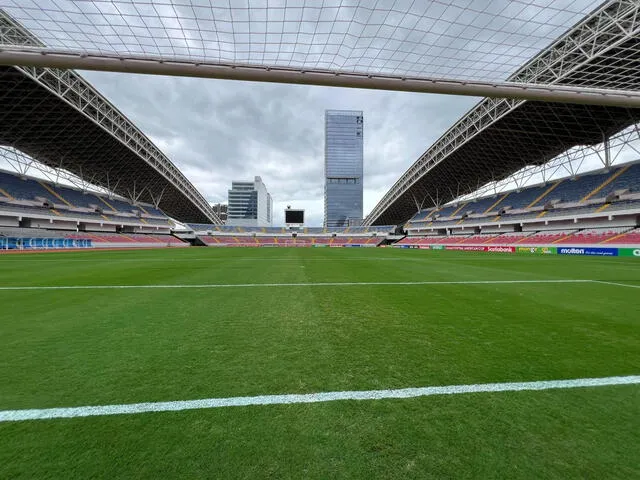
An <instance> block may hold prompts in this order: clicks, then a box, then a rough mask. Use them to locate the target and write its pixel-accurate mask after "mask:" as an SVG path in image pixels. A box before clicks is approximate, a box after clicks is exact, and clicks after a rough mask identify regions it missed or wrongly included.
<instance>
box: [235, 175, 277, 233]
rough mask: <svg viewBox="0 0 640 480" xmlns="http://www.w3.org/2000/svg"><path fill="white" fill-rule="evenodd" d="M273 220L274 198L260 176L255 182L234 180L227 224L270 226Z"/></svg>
mask: <svg viewBox="0 0 640 480" xmlns="http://www.w3.org/2000/svg"><path fill="white" fill-rule="evenodd" d="M272 222H273V199H272V198H271V195H270V194H269V192H267V187H266V186H265V185H264V183H262V179H261V178H260V177H255V179H254V181H253V182H232V183H231V190H229V207H228V212H227V225H234V226H239V227H269V226H271V223H272Z"/></svg>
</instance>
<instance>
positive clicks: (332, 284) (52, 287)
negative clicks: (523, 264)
mask: <svg viewBox="0 0 640 480" xmlns="http://www.w3.org/2000/svg"><path fill="white" fill-rule="evenodd" d="M593 282H594V280H562V279H559V280H554V279H550V280H458V281H442V282H439V281H425V282H317V283H203V284H174V285H31V286H28V285H25V286H4V287H0V291H3V290H103V289H136V288H253V287H357V286H377V285H380V286H394V285H402V286H407V285H501V284H522V283H524V284H535V283H593Z"/></svg>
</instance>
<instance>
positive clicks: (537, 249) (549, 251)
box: [518, 247, 558, 255]
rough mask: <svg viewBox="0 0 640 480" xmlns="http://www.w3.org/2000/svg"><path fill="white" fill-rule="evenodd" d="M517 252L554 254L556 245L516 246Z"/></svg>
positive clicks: (556, 251) (556, 250)
mask: <svg viewBox="0 0 640 480" xmlns="http://www.w3.org/2000/svg"><path fill="white" fill-rule="evenodd" d="M518 253H528V254H533V255H555V254H556V253H558V249H557V248H556V247H518Z"/></svg>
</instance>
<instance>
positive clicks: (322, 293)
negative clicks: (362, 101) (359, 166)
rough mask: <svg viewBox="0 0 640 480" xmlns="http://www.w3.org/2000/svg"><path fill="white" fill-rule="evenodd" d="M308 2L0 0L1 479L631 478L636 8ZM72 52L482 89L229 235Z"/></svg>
mask: <svg viewBox="0 0 640 480" xmlns="http://www.w3.org/2000/svg"><path fill="white" fill-rule="evenodd" d="M320 3H321V5H320ZM320 3H318V2H314V1H311V0H289V1H288V2H263V1H258V0H255V1H254V0H250V1H248V2H234V1H231V2H228V3H225V5H224V6H220V5H218V4H217V3H216V2H208V1H206V2H181V1H176V0H160V1H158V2H146V1H139V0H133V1H131V2H120V1H116V0H50V1H49V0H46V1H42V2H40V1H29V0H28V1H24V2H23V1H18V0H0V272H2V278H1V279H0V318H1V319H2V320H1V321H0V347H1V348H0V379H1V380H2V381H0V439H1V440H0V446H1V447H2V448H0V478H367V477H373V478H534V477H535V478H625V479H627V478H638V477H640V460H639V459H640V433H639V432H640V428H639V427H640V422H639V420H638V419H639V418H640V402H638V397H639V394H640V386H639V385H640V369H639V368H638V365H640V328H639V327H640V325H639V322H640V314H639V312H640V295H638V289H639V288H640V275H639V274H640V265H639V264H638V262H639V261H640V41H639V39H640V4H639V3H638V2H637V1H635V0H607V1H604V2H601V1H596V2H593V1H587V0H585V1H582V2H571V1H568V0H567V1H551V0H542V1H538V0H536V1H529V0H513V1H505V2H480V1H458V0H446V1H432V2H431V1H430V2H403V1H398V2H386V1H380V2H376V5H375V6H374V7H372V6H371V5H370V4H369V2H365V1H353V2H344V1H332V0H325V1H323V2H320ZM420 3H424V5H419V4H420ZM81 70H82V71H92V70H93V71H106V72H117V73H119V74H120V75H128V74H134V73H135V74H149V75H166V76H181V77H199V78H209V79H224V80H230V81H236V82H237V81H248V82H271V83H284V84H297V85H309V86H311V85H320V86H332V87H344V88H356V89H373V90H385V91H402V92H417V93H421V94H424V95H429V94H446V95H462V96H472V97H478V98H479V101H478V102H477V103H476V104H475V105H474V106H473V107H472V108H471V109H470V110H468V111H467V112H466V113H465V114H464V115H463V116H462V117H461V118H460V119H459V120H457V121H456V122H455V123H454V124H453V125H451V126H450V127H449V128H448V129H447V130H446V131H444V133H442V135H441V136H440V137H439V138H438V139H437V140H436V141H435V142H434V143H433V144H431V145H430V146H428V145H425V148H426V150H425V151H424V153H423V154H422V155H420V156H419V158H417V159H406V161H407V162H406V163H405V164H404V165H405V167H406V165H409V166H408V168H406V171H404V173H402V174H401V175H400V176H399V178H397V180H396V181H395V183H393V184H392V185H391V186H390V188H389V189H388V191H386V193H385V194H384V195H382V196H381V198H379V200H378V201H377V203H376V204H375V206H374V207H373V208H372V209H371V210H370V212H368V214H367V215H366V217H365V218H364V219H361V220H362V221H361V222H360V223H359V224H357V225H351V226H346V227H317V226H300V227H299V228H295V229H292V228H289V227H284V226H280V227H274V226H271V227H243V226H231V225H225V224H223V222H222V221H221V219H220V218H219V216H218V213H217V211H216V210H215V209H214V208H213V207H212V205H211V202H210V201H209V200H208V199H207V195H205V194H203V193H202V192H201V191H200V190H199V189H198V188H197V187H196V186H195V184H194V182H193V179H189V178H188V175H187V174H186V172H185V171H182V170H181V169H180V168H179V167H178V166H177V165H176V163H174V161H172V159H171V158H170V156H169V155H168V154H167V153H166V152H163V151H162V149H161V148H160V147H159V146H157V145H156V144H155V143H154V142H153V141H152V140H151V138H150V137H149V136H148V135H147V134H145V132H143V130H142V129H141V128H140V127H139V126H137V125H136V124H134V122H133V121H132V120H131V119H130V118H128V117H127V116H126V115H125V114H124V113H122V111H121V110H120V109H119V106H118V105H116V104H114V103H112V102H111V101H109V99H108V98H107V96H105V95H104V94H102V93H101V92H100V91H99V90H98V89H97V88H96V87H94V86H93V85H92V84H91V83H90V82H89V81H88V80H87V79H86V78H85V77H84V76H83V75H82V74H81V73H78V71H81ZM304 88H311V87H304ZM161 101H162V100H161ZM230 247H234V248H230ZM634 312H635V313H634Z"/></svg>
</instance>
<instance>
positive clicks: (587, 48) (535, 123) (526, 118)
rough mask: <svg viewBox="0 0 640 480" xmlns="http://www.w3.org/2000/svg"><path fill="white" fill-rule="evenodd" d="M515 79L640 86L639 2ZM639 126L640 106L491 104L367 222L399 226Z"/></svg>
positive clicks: (561, 42)
mask: <svg viewBox="0 0 640 480" xmlns="http://www.w3.org/2000/svg"><path fill="white" fill-rule="evenodd" d="M509 80H510V81H513V82H527V83H537V82H541V83H548V84H558V85H576V86H593V87H600V88H621V89H625V90H636V91H637V90H639V89H640V4H639V3H638V2H636V1H628V0H620V1H611V2H607V3H606V4H605V5H604V6H603V7H601V8H600V9H598V10H597V11H595V12H594V13H593V14H592V15H590V16H589V17H587V18H585V19H584V20H583V21H582V22H580V23H579V24H578V25H576V26H575V27H574V28H573V29H571V30H570V31H569V32H568V33H567V34H565V35H564V36H563V37H562V38H560V39H558V40H557V41H556V42H555V43H554V44H553V45H551V46H550V47H549V48H547V49H545V50H544V51H542V52H541V53H540V54H539V55H537V56H536V57H535V58H533V59H532V60H530V61H529V62H528V63H527V64H525V65H524V66H523V67H522V68H520V69H519V70H518V71H517V72H516V73H515V74H513V75H512V76H511V77H510V78H509ZM638 121H640V109H637V108H625V107H612V106H595V105H578V104H568V103H567V104H560V103H548V102H534V101H522V100H509V99H485V100H483V101H481V102H480V103H479V104H477V105H476V106H475V107H474V108H473V109H471V111H469V112H468V113H467V114H466V115H465V116H464V117H463V118H462V119H460V120H459V121H458V122H457V123H456V124H455V125H454V126H453V127H451V128H450V129H449V130H448V131H447V132H446V133H445V134H444V135H443V136H442V137H440V139H438V140H437V141H436V142H435V143H434V144H433V145H432V146H431V148H429V149H428V150H427V151H426V152H425V153H424V154H423V155H422V156H421V157H420V158H419V159H418V160H417V161H416V162H415V163H414V164H413V165H412V166H411V167H410V168H409V169H408V170H407V171H406V172H405V173H404V174H403V175H402V176H401V177H400V179H399V180H398V181H397V182H396V183H395V184H394V185H393V186H392V187H391V189H390V190H389V191H388V192H387V193H386V194H385V195H384V197H383V198H382V200H381V201H380V202H379V203H378V204H377V205H376V206H375V207H374V209H373V210H372V211H371V213H370V214H369V215H368V216H367V218H366V219H365V221H364V224H365V225H372V224H373V225H383V224H385V225H386V224H399V223H403V222H405V221H406V220H408V219H409V218H410V217H411V216H413V214H415V213H416V211H417V210H418V209H420V208H428V207H432V206H435V205H436V204H444V203H447V202H449V201H451V200H454V199H455V198H457V197H459V196H462V195H465V194H469V193H472V192H473V191H475V190H477V189H479V188H480V187H482V186H483V185H485V184H487V183H489V182H492V181H496V180H500V179H504V178H506V177H508V176H509V175H511V174H513V173H515V172H517V171H518V170H520V169H522V168H524V167H525V166H528V165H541V164H544V163H545V162H547V161H549V160H551V159H552V158H554V157H555V156H557V155H559V154H561V153H562V152H564V151H566V150H568V149H569V148H571V147H574V146H577V145H594V144H598V143H601V142H603V141H604V140H605V139H606V138H608V137H609V136H611V135H613V134H614V133H616V132H619V131H620V130H622V129H624V128H625V127H627V126H629V125H633V124H635V123H637V122H638Z"/></svg>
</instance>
